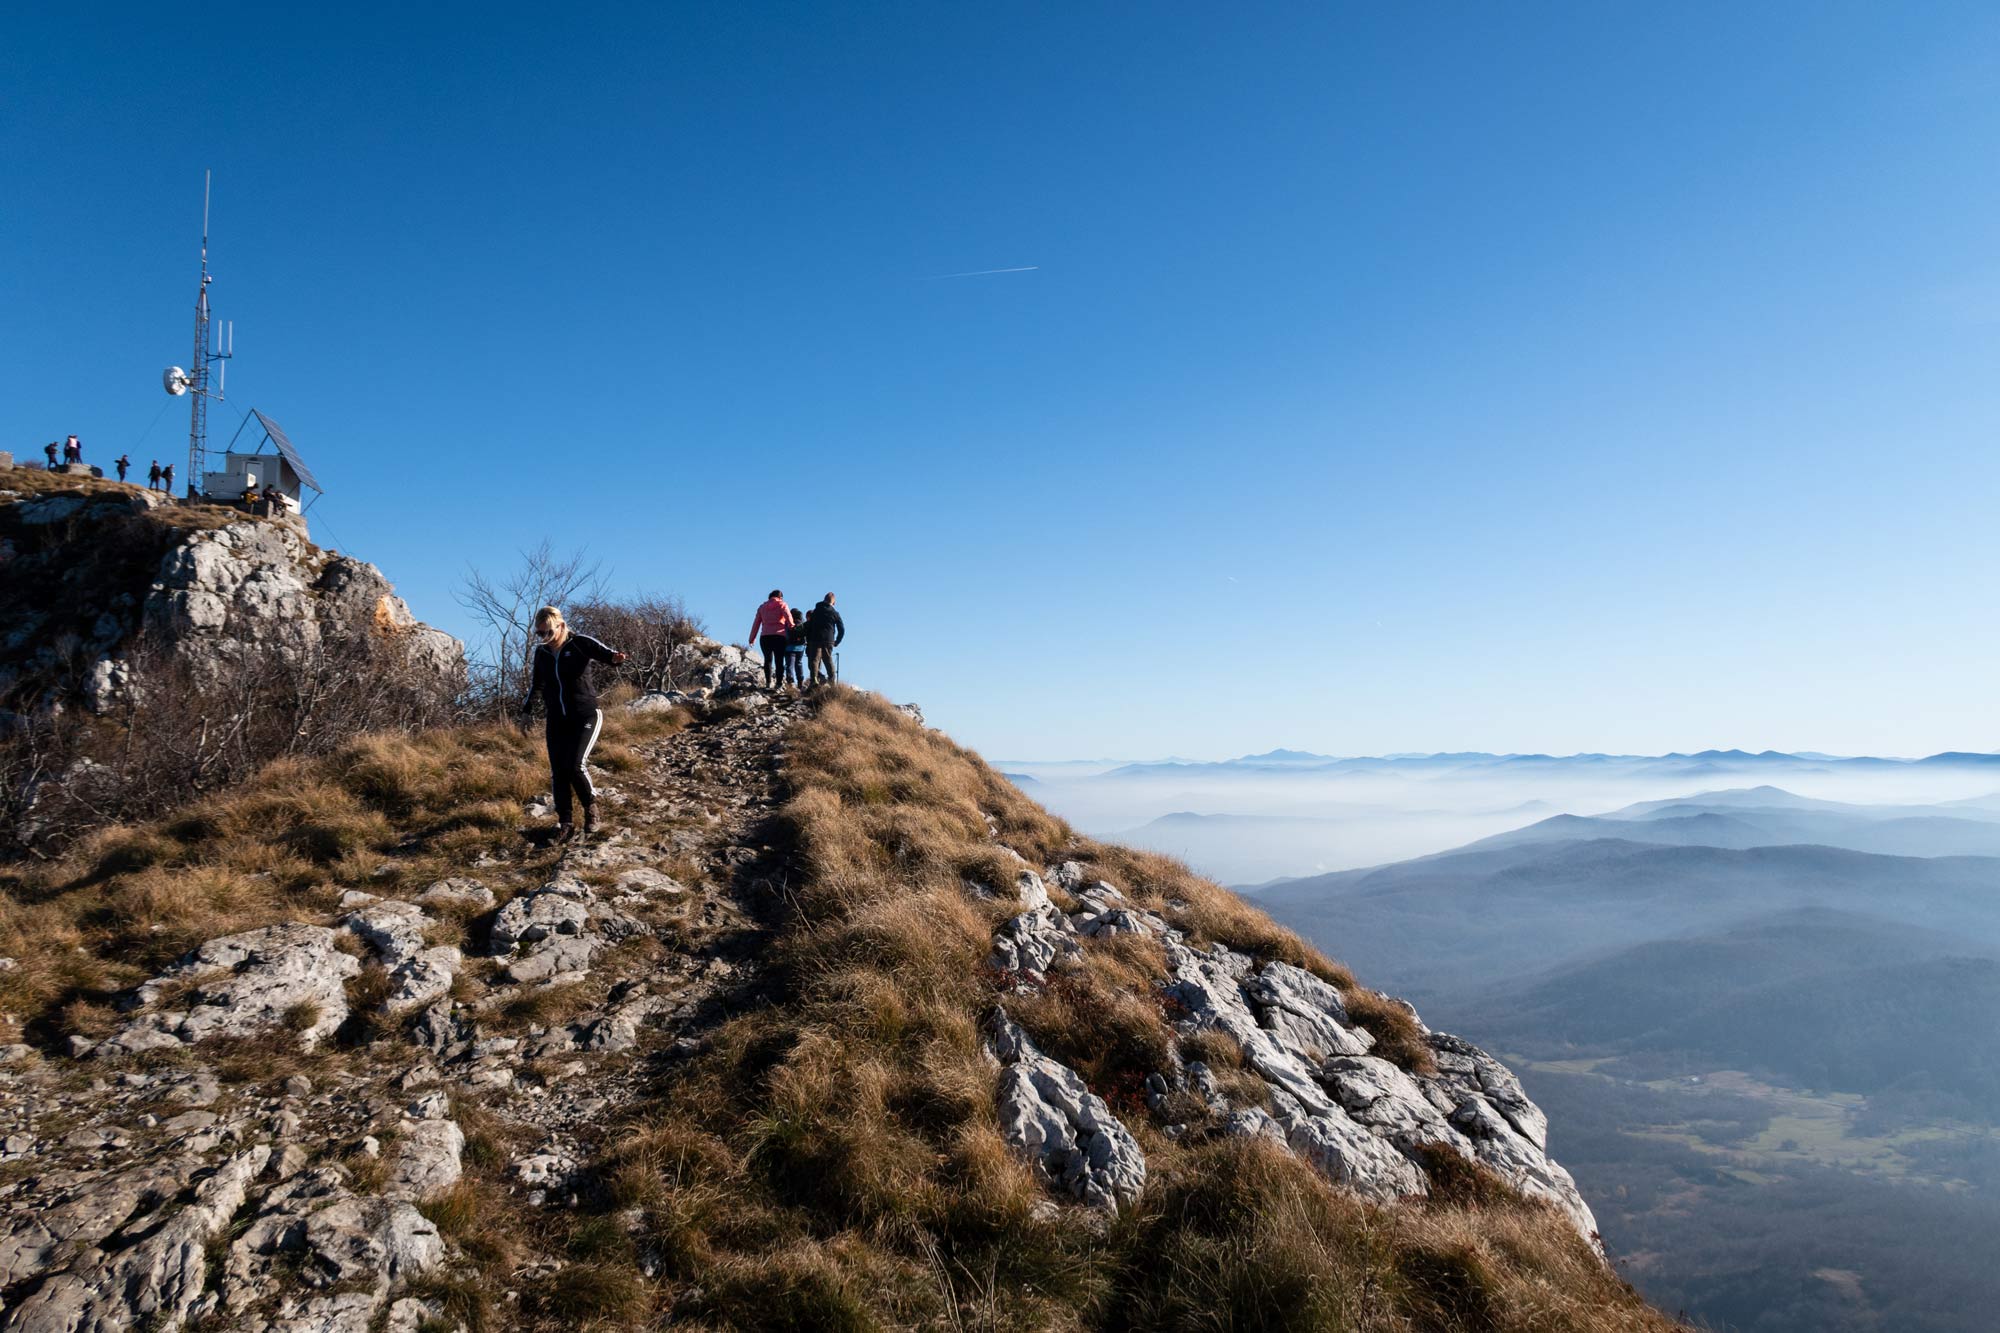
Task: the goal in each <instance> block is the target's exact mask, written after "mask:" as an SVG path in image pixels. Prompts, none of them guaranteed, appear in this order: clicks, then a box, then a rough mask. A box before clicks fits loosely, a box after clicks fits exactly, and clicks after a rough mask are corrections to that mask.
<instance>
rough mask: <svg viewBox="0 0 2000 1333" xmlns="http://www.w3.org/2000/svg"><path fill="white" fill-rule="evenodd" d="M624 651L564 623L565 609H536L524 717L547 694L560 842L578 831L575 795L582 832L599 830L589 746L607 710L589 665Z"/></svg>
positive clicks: (616, 658)
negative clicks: (580, 806) (579, 803)
mask: <svg viewBox="0 0 2000 1333" xmlns="http://www.w3.org/2000/svg"><path fill="white" fill-rule="evenodd" d="M624 660H625V654H623V653H621V652H618V651H617V650H616V649H613V648H608V647H606V646H605V645H604V644H602V643H599V642H598V641H597V640H596V639H593V638H591V637H590V636H589V635H588V634H577V633H574V632H572V631H571V629H570V627H569V626H568V625H567V624H565V623H564V621H563V614H562V612H561V611H559V610H557V609H556V608H555V607H553V606H545V607H543V608H542V609H541V610H539V611H537V612H535V653H534V675H533V676H532V677H531V678H530V680H529V681H528V697H527V698H525V699H523V700H522V701H521V713H522V715H523V716H524V717H525V716H526V715H527V714H528V713H530V712H531V711H532V710H533V708H534V704H535V696H536V695H537V694H540V695H541V696H542V712H543V713H544V714H545V715H546V716H547V718H548V740H549V777H550V780H551V783H552V789H553V791H554V793H555V800H556V841H557V842H568V841H569V840H570V838H571V837H572V836H573V835H574V834H575V832H576V830H575V828H574V827H573V826H572V825H571V824H570V818H569V816H570V794H571V792H572V791H574V792H575V794H576V795H577V796H579V797H581V798H582V799H583V831H584V832H585V833H593V832H595V831H596V830H597V788H596V787H594V786H592V785H591V781H590V771H589V769H588V768H587V767H586V765H587V764H588V763H589V762H590V747H591V746H593V745H595V744H597V733H598V732H600V731H602V730H603V729H604V710H603V709H601V708H599V707H598V706H597V691H596V690H595V689H593V688H592V687H591V684H590V664H591V663H592V662H608V663H610V664H611V665H612V666H617V665H618V664H619V663H620V662H623V661H624Z"/></svg>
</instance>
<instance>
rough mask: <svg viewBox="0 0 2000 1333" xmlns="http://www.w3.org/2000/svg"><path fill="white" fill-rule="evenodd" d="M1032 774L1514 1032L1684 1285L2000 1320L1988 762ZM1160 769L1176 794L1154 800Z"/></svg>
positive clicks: (1816, 1305)
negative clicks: (1357, 832)
mask: <svg viewBox="0 0 2000 1333" xmlns="http://www.w3.org/2000/svg"><path fill="white" fill-rule="evenodd" d="M1009 767H1010V768H1016V767H1019V766H1018V765H1009ZM1193 770H1199V771H1193ZM1039 780H1040V781H1041V782H1042V784H1043V785H1041V786H1038V788H1037V794H1038V795H1039V796H1041V797H1042V798H1043V799H1045V800H1048V801H1049V803H1050V804H1051V805H1052V806H1054V807H1055V808H1057V809H1058V810H1062V811H1063V812H1065V813H1068V814H1070V815H1071V816H1072V817H1073V818H1078V819H1083V820H1088V819H1092V818H1095V819H1100V820H1105V821H1107V822H1116V823H1119V824H1120V825H1121V827H1122V829H1123V836H1125V837H1127V838H1130V839H1133V840H1136V841H1142V842H1147V841H1148V839H1149V838H1150V839H1151V841H1150V842H1149V845H1152V846H1155V847H1156V848H1159V849H1160V850H1164V851H1169V852H1173V853H1175V854H1178V855H1182V856H1185V857H1187V858H1188V859H1189V860H1190V862H1191V863H1192V864H1193V865H1194V866H1195V867H1196V868H1198V869H1203V870H1207V871H1210V872H1211V873H1222V874H1228V873H1232V872H1235V873H1236V874H1238V875H1239V877H1240V878H1243V879H1246V880H1247V879H1250V878H1252V877H1253V876H1254V877H1255V878H1256V879H1257V880H1258V881H1259V882H1257V883H1256V884H1255V885H1254V887H1252V888H1250V889H1248V890H1246V892H1248V893H1250V894H1251V895H1252V898H1253V901H1256V902H1257V903H1259V904H1260V905H1261V906H1263V907H1265V909H1266V910H1268V911H1270V912H1271V913H1272V914H1273V915H1274V916H1275V917H1277V918H1278V919H1279V920H1281V921H1284V922H1285V923H1287V924H1289V925H1291V926H1292V927H1293V928H1295V929H1297V930H1299V931H1300V932H1301V933H1302V934H1304V935H1306V936H1307V937H1308V938H1310V939H1312V940H1313V941H1314V942H1315V943H1316V944H1318V945H1319V946H1320V947H1322V948H1324V949H1325V950H1327V951H1328V952H1329V953H1330V954H1332V955H1334V956H1336V957H1338V958H1341V959H1343V960H1344V961H1346V962H1348V963H1350V964H1351V965H1353V966H1355V967H1356V968H1358V969H1363V970H1365V971H1366V972H1367V973H1369V974H1371V975H1374V976H1380V977H1383V978H1385V979H1387V980H1388V983H1389V984H1391V985H1392V986H1393V987H1394V988H1395V989H1396V990H1397V991H1398V993H1400V994H1403V995H1405V996H1407V997H1408V998H1409V999H1410V1000H1411V1001H1412V1002H1413V1003H1414V1004H1415V1005H1416V1006H1417V1008H1418V1010H1419V1011H1420V1012H1421V1013H1422V1015H1423V1017H1424V1019H1425V1020H1426V1021H1427V1022H1428V1023H1430V1024H1432V1025H1434V1026H1437V1027H1439V1028H1443V1029H1448V1030H1451V1031H1455V1032H1462V1033H1464V1034H1466V1036H1467V1037H1468V1038H1469V1039H1471V1040H1473V1041H1477V1042H1480V1043H1481V1044H1483V1045H1486V1046H1488V1047H1489V1048H1490V1049H1492V1050H1494V1051H1495V1052H1496V1053H1498V1054H1501V1055H1502V1056H1503V1058H1505V1059H1506V1060H1507V1061H1508V1063H1509V1064H1510V1065H1511V1066H1512V1067H1513V1068H1515V1069H1516V1070H1517V1071H1518V1073H1519V1075H1520V1077H1521V1079H1522V1082H1523V1084H1524V1086H1525V1087H1526V1089H1527V1091H1528V1092H1529V1094H1530V1095H1531V1096H1533V1097H1534V1098H1535V1099H1536V1101H1537V1102H1538V1103H1540V1104H1541V1105H1542V1106H1544V1107H1545V1108H1546V1109H1547V1110H1548V1112H1549V1115H1550V1117H1551V1121H1552V1124H1553V1125H1554V1126H1555V1128H1554V1131H1553V1133H1552V1140H1553V1145H1554V1146H1555V1147H1556V1148H1557V1149H1559V1150H1560V1151H1561V1153H1562V1154H1563V1160H1564V1161H1565V1162H1566V1163H1567V1164H1568V1165H1569V1166H1570V1168H1571V1169H1572V1171H1573V1172H1574V1173H1575V1175H1576V1177H1577V1181H1578V1184H1579V1186H1580V1188H1581V1189H1582V1191H1583V1193H1584V1195H1585V1197H1586V1198H1587V1199H1588V1200H1589V1202H1590V1204H1591V1206H1592V1207H1593V1208H1594V1209H1595V1211H1596V1213H1597V1217H1598V1221H1599V1225H1600V1228H1601V1231H1602V1234H1603V1237H1604V1240H1605V1244H1606V1248H1607V1250H1608V1252H1609V1254H1610V1255H1611V1257H1612V1259H1613V1261H1614V1263H1616V1264H1617V1265H1618V1267H1619V1269H1620V1271H1621V1272H1622V1273H1623V1274H1624V1275H1625V1276H1626V1277H1627V1279H1628V1280H1630V1281H1632V1282H1633V1283H1634V1284H1636V1285H1637V1286H1638V1287H1639V1288H1640V1289H1641V1291H1643V1292H1644V1293H1645V1294H1646V1296H1647V1297H1648V1298H1649V1299H1651V1300H1652V1301H1653V1302H1654V1303H1656V1304H1657V1305H1658V1306H1659V1307H1660V1308H1662V1309H1664V1310H1666V1311H1668V1312H1670V1313H1677V1314H1680V1315H1682V1316H1683V1317H1684V1318H1686V1319H1688V1320H1689V1321H1691V1322H1694V1323H1695V1324H1696V1325H1697V1326H1702V1327H1708V1328H1714V1329H1732V1330H1745V1331H1749V1330H1755V1331H1757V1333H1807V1331H1808V1330H1835V1331H1836V1333H1863V1331H1885V1330H1897V1331H1898V1333H1901V1331H1902V1330H1917V1331H1918V1333H1971V1330H1975V1329H1984V1328H1987V1327H1989V1326H1990V1318H1989V1312H1990V1311H1991V1310H1992V1309H1993V1308H1994V1307H1995V1305H1996V1303H2000V1273H1996V1272H1995V1271H1994V1270H1993V1267H1992V1265H1991V1263H1990V1262H1989V1259H1988V1256H1990V1255H1992V1254H1994V1253H2000V1032H1996V1030H1995V1024H1994V1023H1993V1021H1992V1015H1994V1014H1995V1013H2000V961H1996V960H2000V800H1996V798H1995V797H1994V795H1993V792H1994V789H1995V788H1996V787H2000V767H1996V766H1995V765H1994V764H1993V763H1992V761H1991V760H1990V759H1989V758H1988V757H1986V756H1971V755H1951V756H1936V757H1934V758H1932V759H1929V760H1918V761H1895V760H1876V759H1858V760H1856V759H1851V760H1836V759H1829V758H1826V757H1823V756H1805V757H1801V756H1775V755H1745V754H1742V753H1741V752H1722V753H1717V752H1709V753H1706V754H1702V755H1682V756H1659V757H1653V758H1632V759H1626V758H1618V757H1605V756H1579V757H1574V758H1572V759H1551V758H1549V757H1546V756H1527V757H1522V756H1507V757H1500V756H1428V757H1416V758H1411V757H1404V758H1399V759H1390V760H1322V759H1321V758H1320V757H1313V756H1299V755H1295V754H1293V753H1291V752H1276V757H1275V758H1274V757H1271V756H1252V757H1249V758H1247V759H1245V760H1242V761H1232V762H1230V763H1225V764H1216V765H1199V766H1196V765H1128V766H1122V767H1117V768H1109V767H1107V768H1104V769H1101V770H1100V771H1099V772H1098V773H1096V774H1094V775H1092V776H1090V777H1088V778H1079V777H1075V776H1071V777H1070V778H1069V779H1068V781H1067V782H1065V781H1064V779H1063V778H1061V777H1059V776H1058V777H1056V778H1055V779H1054V780H1050V775H1049V774H1048V772H1047V771H1044V772H1043V774H1042V775H1041V777H1040V779H1039ZM1781 781H1782V783H1783V784H1784V785H1779V784H1780V782H1781ZM1149 792H1150V793H1152V794H1153V795H1156V796H1160V797H1164V798H1167V799H1170V800H1171V801H1172V803H1173V805H1174V806H1175V807H1176V808H1173V809H1156V810H1153V811H1152V812H1151V814H1150V817H1147V818H1144V819H1141V818H1139V817H1140V816H1146V815H1148V809H1147V807H1146V805H1145V799H1146V797H1147V794H1148V793H1149ZM1257 802H1265V803H1267V804H1266V805H1265V807H1264V809H1265V813H1259V812H1258V811H1257V810H1255V809H1253V808H1251V807H1252V806H1253V805H1254V804H1256V803H1257ZM1370 820H1372V821H1374V823H1375V825H1376V827H1374V828H1373V829H1372V830H1371V831H1370V832H1369V833H1367V834H1366V836H1365V837H1364V838H1362V839H1361V840H1359V841H1350V842H1343V841H1342V839H1341V830H1342V829H1344V828H1350V827H1355V828H1358V827H1361V826H1363V825H1365V824H1367V823H1368V821H1370ZM1503 825H1504V827H1502V826H1503ZM1453 832H1458V833H1463V834H1466V835H1469V836H1467V837H1465V838H1464V839H1463V840H1462V841H1461V842H1456V843H1450V844H1447V843H1445V842H1444V841H1443V839H1445V838H1446V837H1448V836H1449V835H1450V834H1452V833H1453ZM1382 848H1394V849H1395V851H1396V853H1397V855H1396V856H1393V857H1384V858H1380V861H1379V862H1377V861H1371V860H1369V859H1368V858H1369V854H1370V853H1371V852H1374V851H1377V850H1379V849H1382ZM1328 865H1332V866H1347V867H1351V868H1339V869H1330V870H1320V871H1319V872H1318V873H1313V871H1314V870H1315V867H1319V866H1328Z"/></svg>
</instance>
